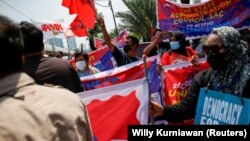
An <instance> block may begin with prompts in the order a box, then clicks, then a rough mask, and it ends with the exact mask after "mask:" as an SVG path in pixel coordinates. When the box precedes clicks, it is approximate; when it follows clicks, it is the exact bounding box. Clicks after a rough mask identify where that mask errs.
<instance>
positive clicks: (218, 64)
mask: <svg viewBox="0 0 250 141" xmlns="http://www.w3.org/2000/svg"><path fill="white" fill-rule="evenodd" d="M207 62H208V64H209V65H210V66H211V67H212V68H213V69H215V70H222V69H223V68H226V67H227V65H228V62H227V61H226V60H225V54H224V53H223V54H222V53H218V54H213V53H209V54H208V55H207Z"/></svg>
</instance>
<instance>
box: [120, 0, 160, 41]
mask: <svg viewBox="0 0 250 141" xmlns="http://www.w3.org/2000/svg"><path fill="white" fill-rule="evenodd" d="M122 1H123V2H124V4H125V5H126V6H127V7H128V9H129V11H126V12H117V13H116V17H118V18H121V21H122V26H123V27H126V28H127V29H128V30H129V31H130V32H134V33H136V34H138V35H139V36H141V37H142V38H143V40H144V41H150V29H151V28H152V27H156V3H155V0H122Z"/></svg>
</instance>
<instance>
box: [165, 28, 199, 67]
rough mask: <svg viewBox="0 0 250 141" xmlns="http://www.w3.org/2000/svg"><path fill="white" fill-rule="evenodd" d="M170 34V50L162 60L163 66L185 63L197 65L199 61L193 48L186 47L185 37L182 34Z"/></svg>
mask: <svg viewBox="0 0 250 141" xmlns="http://www.w3.org/2000/svg"><path fill="white" fill-rule="evenodd" d="M169 34H170V39H169V40H170V42H169V43H170V50H169V51H167V52H165V53H164V54H163V56H162V58H161V64H162V65H170V64H176V63H180V62H183V61H190V62H192V63H195V62H196V61H197V59H198V56H197V55H196V53H195V51H194V50H193V49H192V47H186V40H185V36H184V34H183V33H182V32H173V33H169Z"/></svg>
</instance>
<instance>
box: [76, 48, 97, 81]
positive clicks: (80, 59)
mask: <svg viewBox="0 0 250 141" xmlns="http://www.w3.org/2000/svg"><path fill="white" fill-rule="evenodd" d="M74 56H75V62H76V63H75V65H76V68H77V69H76V71H77V74H78V76H79V77H84V76H88V75H92V74H96V73H99V72H100V70H99V69H97V68H95V67H92V66H90V64H89V55H88V54H87V53H86V52H77V53H75V54H74Z"/></svg>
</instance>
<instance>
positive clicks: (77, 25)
mask: <svg viewBox="0 0 250 141" xmlns="http://www.w3.org/2000/svg"><path fill="white" fill-rule="evenodd" d="M65 36H67V37H71V36H78V37H82V36H88V30H87V28H86V26H84V24H83V23H82V21H81V20H80V19H79V18H78V16H76V18H75V19H74V21H73V22H72V23H71V24H70V28H69V29H68V30H67V31H66V32H65Z"/></svg>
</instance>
